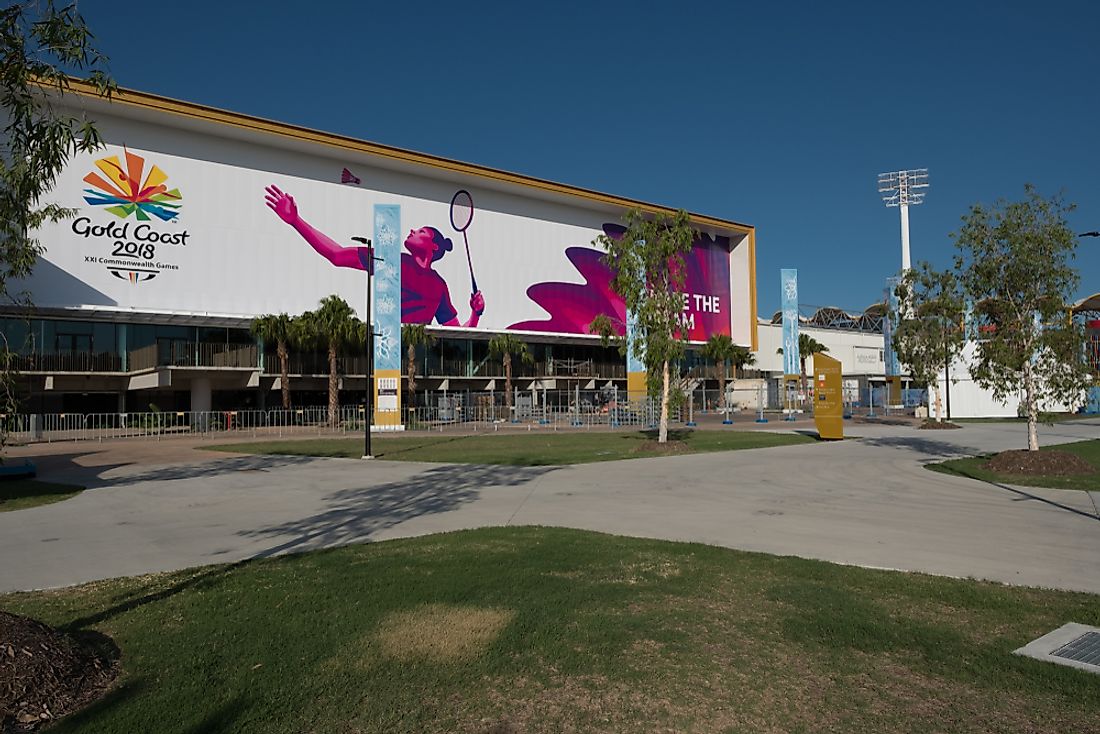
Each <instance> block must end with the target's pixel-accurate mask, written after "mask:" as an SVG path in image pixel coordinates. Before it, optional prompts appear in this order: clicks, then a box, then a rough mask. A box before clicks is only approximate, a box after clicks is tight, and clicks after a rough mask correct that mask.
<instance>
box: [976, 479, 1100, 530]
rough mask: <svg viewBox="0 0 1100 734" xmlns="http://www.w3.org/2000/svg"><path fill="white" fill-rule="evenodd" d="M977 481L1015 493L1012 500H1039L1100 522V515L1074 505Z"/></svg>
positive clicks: (983, 480)
mask: <svg viewBox="0 0 1100 734" xmlns="http://www.w3.org/2000/svg"><path fill="white" fill-rule="evenodd" d="M973 478H974V479H977V477H973ZM978 481H980V482H985V483H986V484H988V485H991V486H993V487H996V488H998V489H1003V490H1004V491H1006V492H1011V493H1012V494H1015V495H1017V496H1016V497H1015V498H1014V499H1013V502H1025V501H1029V500H1034V501H1036V502H1041V503H1043V504H1044V505H1050V506H1051V507H1057V508H1058V509H1059V510H1065V511H1066V512H1072V513H1073V514H1074V515H1080V516H1081V517H1087V518H1088V519H1089V520H1095V521H1097V522H1100V515H1094V514H1092V513H1091V512H1085V511H1083V510H1078V509H1077V508H1076V507H1070V506H1069V505H1063V504H1062V503H1060V502H1055V501H1054V500H1048V499H1047V498H1046V497H1040V496H1039V495H1037V494H1032V493H1031V492H1026V491H1024V490H1022V489H1017V488H1016V487H1013V486H1011V485H1008V484H1001V483H1000V482H990V481H988V480H985V479H979V480H978ZM1062 491H1065V492H1080V491H1083V490H1077V489H1067V490H1062Z"/></svg>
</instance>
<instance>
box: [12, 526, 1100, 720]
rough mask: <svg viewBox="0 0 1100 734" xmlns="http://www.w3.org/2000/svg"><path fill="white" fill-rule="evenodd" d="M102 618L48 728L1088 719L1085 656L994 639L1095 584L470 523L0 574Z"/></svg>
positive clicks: (32, 601)
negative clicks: (230, 556)
mask: <svg viewBox="0 0 1100 734" xmlns="http://www.w3.org/2000/svg"><path fill="white" fill-rule="evenodd" d="M0 607H2V608H4V609H6V610H8V611H11V612H15V613H20V614H26V615H30V616H34V617H37V618H40V619H43V620H44V621H46V622H48V623H50V624H53V625H55V626H60V627H67V628H68V629H71V630H96V631H99V632H102V633H105V634H108V635H110V636H111V637H112V638H113V639H114V640H115V642H116V643H117V644H118V646H119V647H120V648H121V651H122V654H121V661H122V667H123V675H122V677H121V678H120V680H119V681H118V683H117V686H116V688H115V689H114V690H113V692H111V693H109V694H108V696H107V697H106V698H104V699H103V700H101V701H100V702H99V703H97V704H93V705H92V706H91V707H90V708H88V709H86V710H85V711H83V712H79V713H77V714H76V715H74V716H73V717H71V718H70V719H68V720H65V721H62V722H61V723H60V724H59V725H57V726H55V727H54V728H52V729H50V731H51V732H54V733H55V734H56V733H60V732H78V731H80V732H83V731H94V732H99V733H102V734H108V733H111V732H115V733H117V734H132V733H133V732H152V731H156V732H158V733H159V732H164V733H171V732H180V733H187V734H190V733H198V732H204V733H209V732H230V731H232V732H264V733H265V734H266V733H275V734H277V733H280V732H287V733H290V732H347V733H351V732H360V733H367V732H379V733H381V732H385V733H386V734H391V733H394V732H417V733H418V734H420V733H427V734H431V733H433V732H470V733H472V734H486V733H488V732H523V733H524V734H537V733H542V732H545V733H547V734H550V733H556V732H562V731H575V732H635V731H637V732H643V731H644V732H656V731H675V732H689V731H690V732H700V733H710V732H714V733H716V734H717V733H726V732H754V733H755V732H818V731H834V732H857V733H858V732H874V733H875V734H880V733H883V732H952V733H953V734H955V733H960V732H961V733H966V732H991V731H998V732H1022V731H1033V732H1096V731H1098V730H1100V729H1098V727H1100V723H1098V721H1100V719H1098V716H1100V676H1096V675H1092V674H1089V673H1086V672H1083V671H1079V670H1074V669H1069V668H1061V667H1057V666H1054V665H1050V664H1048V663H1042V662H1039V661H1036V660H1031V659H1028V658H1022V657H1018V656H1014V655H1012V654H1010V653H1011V651H1012V650H1013V649H1015V648H1017V647H1019V646H1021V645H1023V644H1024V643H1026V642H1028V641H1030V640H1032V639H1033V638H1035V637H1038V636H1039V635H1041V634H1044V633H1046V632H1048V631H1050V630H1051V629H1053V628H1055V627H1058V626H1060V625H1061V624H1063V623H1064V622H1066V621H1069V620H1073V621H1077V622H1082V623H1086V624H1100V599H1098V598H1097V597H1096V596H1093V595H1088V594H1074V593H1065V592H1055V591H1044V590H1038V589H1023V588H1012V587H1006V586H1000V585H996V584H991V583H979V582H973V581H966V580H958V579H948V578H938V577H932V576H924V575H916V574H903V573H897V572H889V571H875V570H868V569H861V568H855V567H850V566H839V565H832V564H827V563H823V562H818V561H808V560H802V559H797V558H791V557H776V556H768V555H762V554H752V553H742V552H735V551H729V550H725V549H720V548H714V547H709V546H703V545H694V544H679V543H669V542H663V541H651V540H639V539H630V538H622V537H615V536H608V535H600V534H595V533H586V532H582V531H575V530H564V529H548V528H493V529H484V530H475V531H466V532H460V533H450V534H445V535H435V536H427V537H422V538H415V539H406V540H395V541H387V542H383V543H375V544H366V545H358V546H348V547H344V548H340V549H336V550H331V551H322V552H314V553H309V554H303V555H297V556H286V557H281V558H274V559H265V560H257V561H252V562H247V563H242V564H236V565H230V566H210V567H206V568H200V569H194V570H190V571H186V572H179V573H171V574H161V575H155V576H148V577H143V578H131V579H120V580H113V581H106V582H99V583H93V584H88V585H85V586H80V587H75V588H70V589H64V590H59V591H47V592H34V593H23V594H12V595H6V596H0Z"/></svg>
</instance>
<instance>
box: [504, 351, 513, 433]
mask: <svg viewBox="0 0 1100 734" xmlns="http://www.w3.org/2000/svg"><path fill="white" fill-rule="evenodd" d="M502 361H503V362H504V407H505V409H506V410H505V416H506V417H507V419H508V420H509V421H511V420H512V355H511V354H508V353H507V352H505V353H504V359H503V360H502Z"/></svg>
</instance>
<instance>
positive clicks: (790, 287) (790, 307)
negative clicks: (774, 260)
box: [779, 268, 802, 378]
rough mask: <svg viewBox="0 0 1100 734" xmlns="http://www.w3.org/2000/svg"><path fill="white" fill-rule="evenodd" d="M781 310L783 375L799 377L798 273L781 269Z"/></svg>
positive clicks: (788, 269)
mask: <svg viewBox="0 0 1100 734" xmlns="http://www.w3.org/2000/svg"><path fill="white" fill-rule="evenodd" d="M779 281H780V285H781V287H782V290H783V293H782V295H781V299H782V300H781V302H782V309H783V374H784V375H786V376H787V377H792V378H793V377H801V376H802V367H801V365H800V364H799V355H798V271H797V270H795V269H794V268H783V269H782V270H780V271H779Z"/></svg>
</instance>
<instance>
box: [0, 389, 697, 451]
mask: <svg viewBox="0 0 1100 734" xmlns="http://www.w3.org/2000/svg"><path fill="white" fill-rule="evenodd" d="M687 415H688V411H687V410H684V411H681V410H678V409H672V408H670V411H669V423H670V424H677V423H680V422H681V421H682V420H683V416H687ZM363 416H364V413H363V406H362V405H345V406H341V408H340V410H339V411H338V412H337V413H336V414H335V415H333V416H330V415H329V411H328V408H326V407H309V408H294V409H291V410H283V409H273V410H214V411H157V412H143V413H45V414H37V415H22V414H20V415H0V427H2V429H3V430H4V431H5V432H6V433H7V434H8V440H9V441H12V442H15V443H32V442H54V441H104V440H113V439H130V438H155V439H158V440H159V439H169V438H180V437H191V438H195V437H198V438H211V437H223V436H234V437H268V438H278V437H283V436H288V437H289V436H307V435H316V436H323V435H348V434H359V433H362V431H363V429H364V424H363ZM402 417H403V419H404V420H403V424H404V429H405V430H406V431H473V432H476V431H493V430H500V429H501V428H519V429H522V428H527V429H528V430H534V429H546V430H555V431H556V430H566V429H592V428H600V427H604V428H617V427H623V428H647V427H655V426H656V425H657V421H658V419H659V417H660V402H659V401H656V400H643V401H633V402H629V403H628V402H626V401H610V402H607V403H603V404H599V405H597V404H595V403H591V402H585V401H583V400H582V401H577V400H574V401H573V402H572V403H565V402H563V403H552V402H549V401H547V400H543V401H540V402H539V404H538V405H532V402H531V401H522V402H520V403H518V404H516V405H514V406H513V409H512V410H511V411H509V410H508V409H507V408H506V407H505V405H504V404H503V402H502V403H501V404H497V403H496V401H495V399H493V400H491V401H480V402H475V404H472V405H467V404H465V402H464V401H459V400H457V399H454V397H453V396H452V397H449V398H448V399H447V400H441V401H439V404H437V405H434V406H430V407H418V408H408V409H406V411H405V415H404V416H402ZM376 430H377V429H376Z"/></svg>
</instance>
